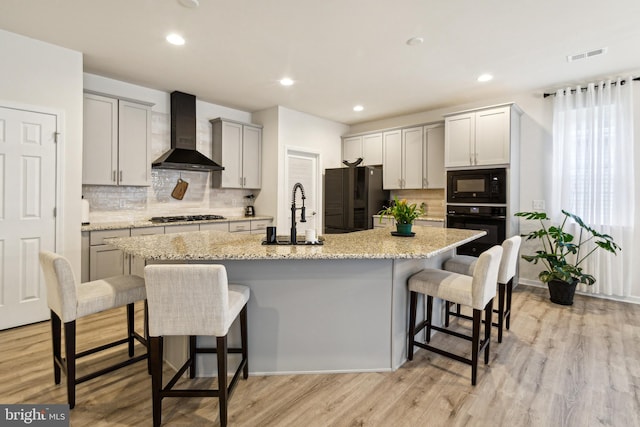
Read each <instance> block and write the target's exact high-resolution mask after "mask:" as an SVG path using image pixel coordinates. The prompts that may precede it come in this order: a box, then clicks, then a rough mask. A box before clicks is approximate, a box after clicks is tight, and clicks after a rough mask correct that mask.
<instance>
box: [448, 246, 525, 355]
mask: <svg viewBox="0 0 640 427" xmlns="http://www.w3.org/2000/svg"><path fill="white" fill-rule="evenodd" d="M521 242H522V238H521V237H520V236H513V237H510V238H508V239H506V240H505V241H504V242H502V260H501V261H500V268H499V269H498V309H497V310H494V311H495V312H497V313H498V323H494V324H493V325H494V326H497V327H498V342H502V330H503V327H505V326H506V328H507V329H509V326H510V321H511V295H512V294H513V278H514V277H515V275H516V267H517V265H518V253H519V251H520V243H521ZM477 262H478V258H476V257H473V256H469V255H456V256H454V257H452V258H449V259H448V260H446V261H445V262H444V265H443V267H442V268H443V269H444V270H447V271H452V272H454V273H460V274H466V275H467V276H473V271H474V269H475V266H476V263H477ZM505 303H506V307H505ZM450 315H453V316H457V317H463V318H467V319H468V318H469V316H465V315H463V314H461V313H460V306H459V305H458V307H457V310H456V312H451V310H450V304H449V303H446V304H445V326H449V316H450Z"/></svg>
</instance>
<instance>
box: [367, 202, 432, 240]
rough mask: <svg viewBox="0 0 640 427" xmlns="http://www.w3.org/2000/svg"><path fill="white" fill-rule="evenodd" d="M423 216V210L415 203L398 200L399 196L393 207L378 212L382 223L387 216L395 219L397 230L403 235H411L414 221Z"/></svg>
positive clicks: (392, 204)
mask: <svg viewBox="0 0 640 427" xmlns="http://www.w3.org/2000/svg"><path fill="white" fill-rule="evenodd" d="M422 214H423V211H422V209H421V208H419V207H418V206H417V205H416V204H415V203H412V204H409V203H407V200H406V199H402V200H398V197H397V196H396V197H395V198H394V199H393V202H392V203H391V206H389V207H385V208H384V209H382V210H381V211H380V212H378V215H380V222H382V218H384V217H385V216H390V217H393V219H395V221H396V230H397V232H398V234H401V235H410V234H411V226H412V225H413V221H414V220H415V219H416V218H418V217H419V216H420V215H422Z"/></svg>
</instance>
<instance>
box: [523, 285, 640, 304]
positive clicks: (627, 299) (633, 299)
mask: <svg viewBox="0 0 640 427" xmlns="http://www.w3.org/2000/svg"><path fill="white" fill-rule="evenodd" d="M518 285H524V286H533V287H536V288H546V287H547V285H545V284H544V283H542V282H540V281H539V280H531V279H520V281H519V282H518ZM576 294H578V295H585V296H588V297H594V298H601V299H608V300H612V301H618V302H627V303H630V304H640V297H634V296H629V297H621V296H616V295H603V294H592V293H588V292H580V291H576Z"/></svg>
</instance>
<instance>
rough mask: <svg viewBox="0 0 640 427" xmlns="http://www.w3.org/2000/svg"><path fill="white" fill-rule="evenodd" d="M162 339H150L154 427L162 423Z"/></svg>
mask: <svg viewBox="0 0 640 427" xmlns="http://www.w3.org/2000/svg"><path fill="white" fill-rule="evenodd" d="M162 347H163V342H162V337H150V338H149V354H150V356H149V358H150V359H151V399H152V402H153V425H154V427H159V426H160V424H161V423H162V396H161V391H162Z"/></svg>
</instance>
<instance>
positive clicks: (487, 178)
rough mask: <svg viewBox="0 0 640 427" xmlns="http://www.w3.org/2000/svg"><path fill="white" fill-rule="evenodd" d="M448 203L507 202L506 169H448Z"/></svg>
mask: <svg viewBox="0 0 640 427" xmlns="http://www.w3.org/2000/svg"><path fill="white" fill-rule="evenodd" d="M447 203H474V204H475V203H496V204H505V203H507V171H506V169H505V168H496V169H472V170H450V171H447Z"/></svg>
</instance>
